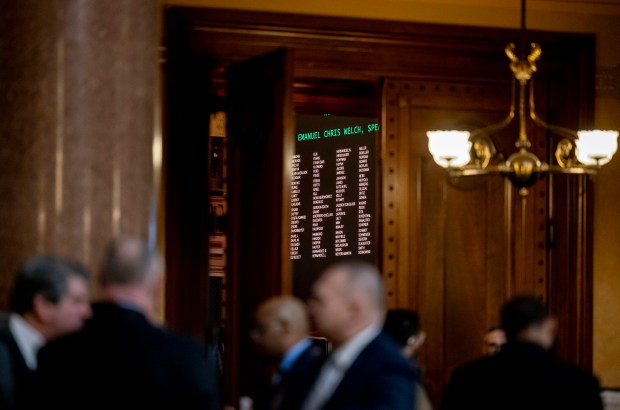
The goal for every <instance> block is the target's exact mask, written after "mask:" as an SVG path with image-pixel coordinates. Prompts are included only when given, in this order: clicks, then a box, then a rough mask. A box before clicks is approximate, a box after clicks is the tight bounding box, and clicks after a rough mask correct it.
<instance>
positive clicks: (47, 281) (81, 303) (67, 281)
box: [9, 255, 91, 340]
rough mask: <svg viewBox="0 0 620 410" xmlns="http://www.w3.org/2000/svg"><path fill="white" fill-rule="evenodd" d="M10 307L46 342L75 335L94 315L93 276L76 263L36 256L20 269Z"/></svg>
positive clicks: (59, 258)
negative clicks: (91, 278) (91, 302)
mask: <svg viewBox="0 0 620 410" xmlns="http://www.w3.org/2000/svg"><path fill="white" fill-rule="evenodd" d="M9 303H10V306H9V307H10V309H11V311H13V312H15V313H17V314H19V315H20V316H21V317H22V318H24V320H26V322H28V323H29V324H30V325H31V326H33V327H34V328H35V329H36V330H37V331H39V333H41V334H42V335H43V337H44V338H45V339H46V340H51V339H54V338H57V337H59V336H62V335H65V334H68V333H72V332H75V331H77V330H79V329H80V328H81V327H82V326H83V325H84V322H85V321H86V319H88V318H89V317H90V315H91V310H90V274H89V272H88V271H87V270H86V269H85V268H84V267H83V266H82V265H80V264H79V263H77V262H75V261H71V260H67V259H64V258H61V257H58V256H51V255H40V256H34V257H32V258H30V259H28V260H27V261H26V262H24V264H23V265H22V266H21V267H20V268H19V271H18V272H17V276H16V278H15V282H14V285H13V290H12V292H11V296H10V302H9Z"/></svg>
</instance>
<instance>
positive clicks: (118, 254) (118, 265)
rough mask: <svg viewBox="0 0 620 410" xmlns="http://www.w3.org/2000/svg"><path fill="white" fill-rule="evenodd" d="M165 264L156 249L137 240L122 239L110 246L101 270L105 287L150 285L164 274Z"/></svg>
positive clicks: (130, 238) (131, 238)
mask: <svg viewBox="0 0 620 410" xmlns="http://www.w3.org/2000/svg"><path fill="white" fill-rule="evenodd" d="M162 271H163V262H162V260H161V256H160V255H159V253H158V252H157V251H156V250H154V249H149V247H148V246H147V244H146V243H145V242H143V241H141V240H139V239H137V238H133V237H121V238H119V239H118V240H116V241H114V242H113V243H112V244H110V245H109V247H108V250H107V253H106V257H105V260H104V263H103V268H102V270H101V283H102V284H103V285H104V286H113V285H141V284H148V283H151V282H153V281H155V280H157V279H159V276H160V275H161V274H162Z"/></svg>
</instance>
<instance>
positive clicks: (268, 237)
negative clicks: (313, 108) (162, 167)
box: [225, 49, 295, 404]
mask: <svg viewBox="0 0 620 410" xmlns="http://www.w3.org/2000/svg"><path fill="white" fill-rule="evenodd" d="M292 71H293V56H292V52H291V50H287V49H279V50H276V51H274V52H271V53H268V54H265V55H261V56H259V57H255V58H252V59H250V60H246V61H243V62H240V63H236V64H233V65H231V66H229V67H228V68H227V70H226V81H227V100H228V104H229V105H228V106H229V110H228V120H227V127H228V135H229V142H228V155H229V176H228V186H229V212H228V216H229V232H228V238H229V239H228V243H229V246H228V266H229V272H228V282H227V285H226V286H227V295H228V296H227V299H228V300H227V302H226V313H227V314H226V338H227V342H226V353H225V366H226V368H225V371H226V376H225V383H226V386H227V392H226V396H227V397H226V400H227V401H228V402H229V403H231V404H233V403H237V402H238V397H239V396H240V395H252V393H253V392H252V391H251V390H250V389H251V388H252V386H255V385H256V383H255V382H254V381H255V378H256V376H257V375H259V374H260V366H258V364H259V363H258V362H257V359H256V356H257V355H256V354H255V353H254V351H253V346H252V345H251V343H250V339H249V333H250V329H251V327H252V314H253V311H254V309H255V308H256V306H257V305H258V304H259V303H260V302H261V301H263V300H264V299H266V298H268V297H270V296H273V295H276V294H281V293H290V288H291V285H290V283H291V264H290V260H289V231H290V215H289V213H290V192H289V191H290V178H291V158H292V155H293V152H294V149H295V146H294V139H293V138H294V109H293V99H292V91H293V88H292V87H293V73H292Z"/></svg>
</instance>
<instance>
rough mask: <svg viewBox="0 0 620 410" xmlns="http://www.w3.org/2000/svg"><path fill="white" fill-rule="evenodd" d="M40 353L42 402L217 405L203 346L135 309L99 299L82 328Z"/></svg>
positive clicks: (58, 404)
mask: <svg viewBox="0 0 620 410" xmlns="http://www.w3.org/2000/svg"><path fill="white" fill-rule="evenodd" d="M38 359H39V363H38V368H37V372H36V373H35V382H36V385H35V386H34V390H35V393H33V396H35V397H37V398H40V399H41V400H42V403H39V404H40V406H41V407H40V408H43V406H45V408H68V409H77V408H101V409H103V408H105V409H110V408H146V409H148V408H162V409H165V408H168V409H171V408H178V409H217V408H219V402H218V394H217V388H216V380H214V375H213V373H212V372H211V367H210V366H209V364H208V360H207V352H206V349H205V348H203V347H202V346H201V345H199V344H198V343H197V342H195V341H193V340H191V339H189V338H184V337H182V336H180V335H175V334H173V333H171V332H168V331H166V330H164V329H162V328H159V327H156V326H153V325H152V324H151V323H150V322H148V321H147V319H146V317H145V316H144V315H143V314H142V313H139V312H138V311H136V310H133V309H131V308H125V307H121V306H118V305H115V304H111V303H100V304H96V305H94V306H93V317H92V318H91V319H90V320H88V321H87V322H86V325H85V326H84V328H83V329H82V330H81V331H79V332H78V333H75V334H72V335H69V336H65V337H63V338H60V339H58V340H55V341H52V342H50V343H48V344H47V345H46V346H45V347H43V348H42V349H41V350H40V351H39V356H38ZM35 403H36V399H35Z"/></svg>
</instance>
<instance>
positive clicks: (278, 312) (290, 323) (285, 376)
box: [251, 296, 325, 410]
mask: <svg viewBox="0 0 620 410" xmlns="http://www.w3.org/2000/svg"><path fill="white" fill-rule="evenodd" d="M309 331H310V325H309V321H308V313H307V311H306V306H305V304H304V303H303V302H302V301H300V300H298V299H296V298H295V297H292V296H277V297H273V298H271V299H268V300H266V301H265V302H263V303H262V304H261V305H260V306H259V307H258V309H257V310H256V314H255V326H254V329H253V330H252V333H251V336H252V340H253V341H254V343H256V345H257V346H258V347H259V349H260V351H261V352H262V353H263V354H264V355H265V356H266V357H268V358H271V359H273V360H276V361H277V363H278V366H277V369H276V372H275V374H273V377H272V379H271V386H269V388H268V389H267V390H268V394H266V397H265V398H259V399H258V400H257V401H256V402H255V410H262V409H270V410H276V409H281V410H286V409H290V408H291V404H290V403H289V400H290V399H291V398H292V397H296V396H297V395H298V392H296V389H299V388H300V387H301V386H303V385H304V384H307V383H308V380H306V378H307V377H308V376H309V374H310V373H311V369H312V368H313V367H314V366H317V365H318V364H319V362H320V360H321V358H323V357H324V354H325V352H324V350H323V349H322V348H321V347H320V346H318V345H317V344H316V343H315V342H314V340H313V338H311V337H309Z"/></svg>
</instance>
